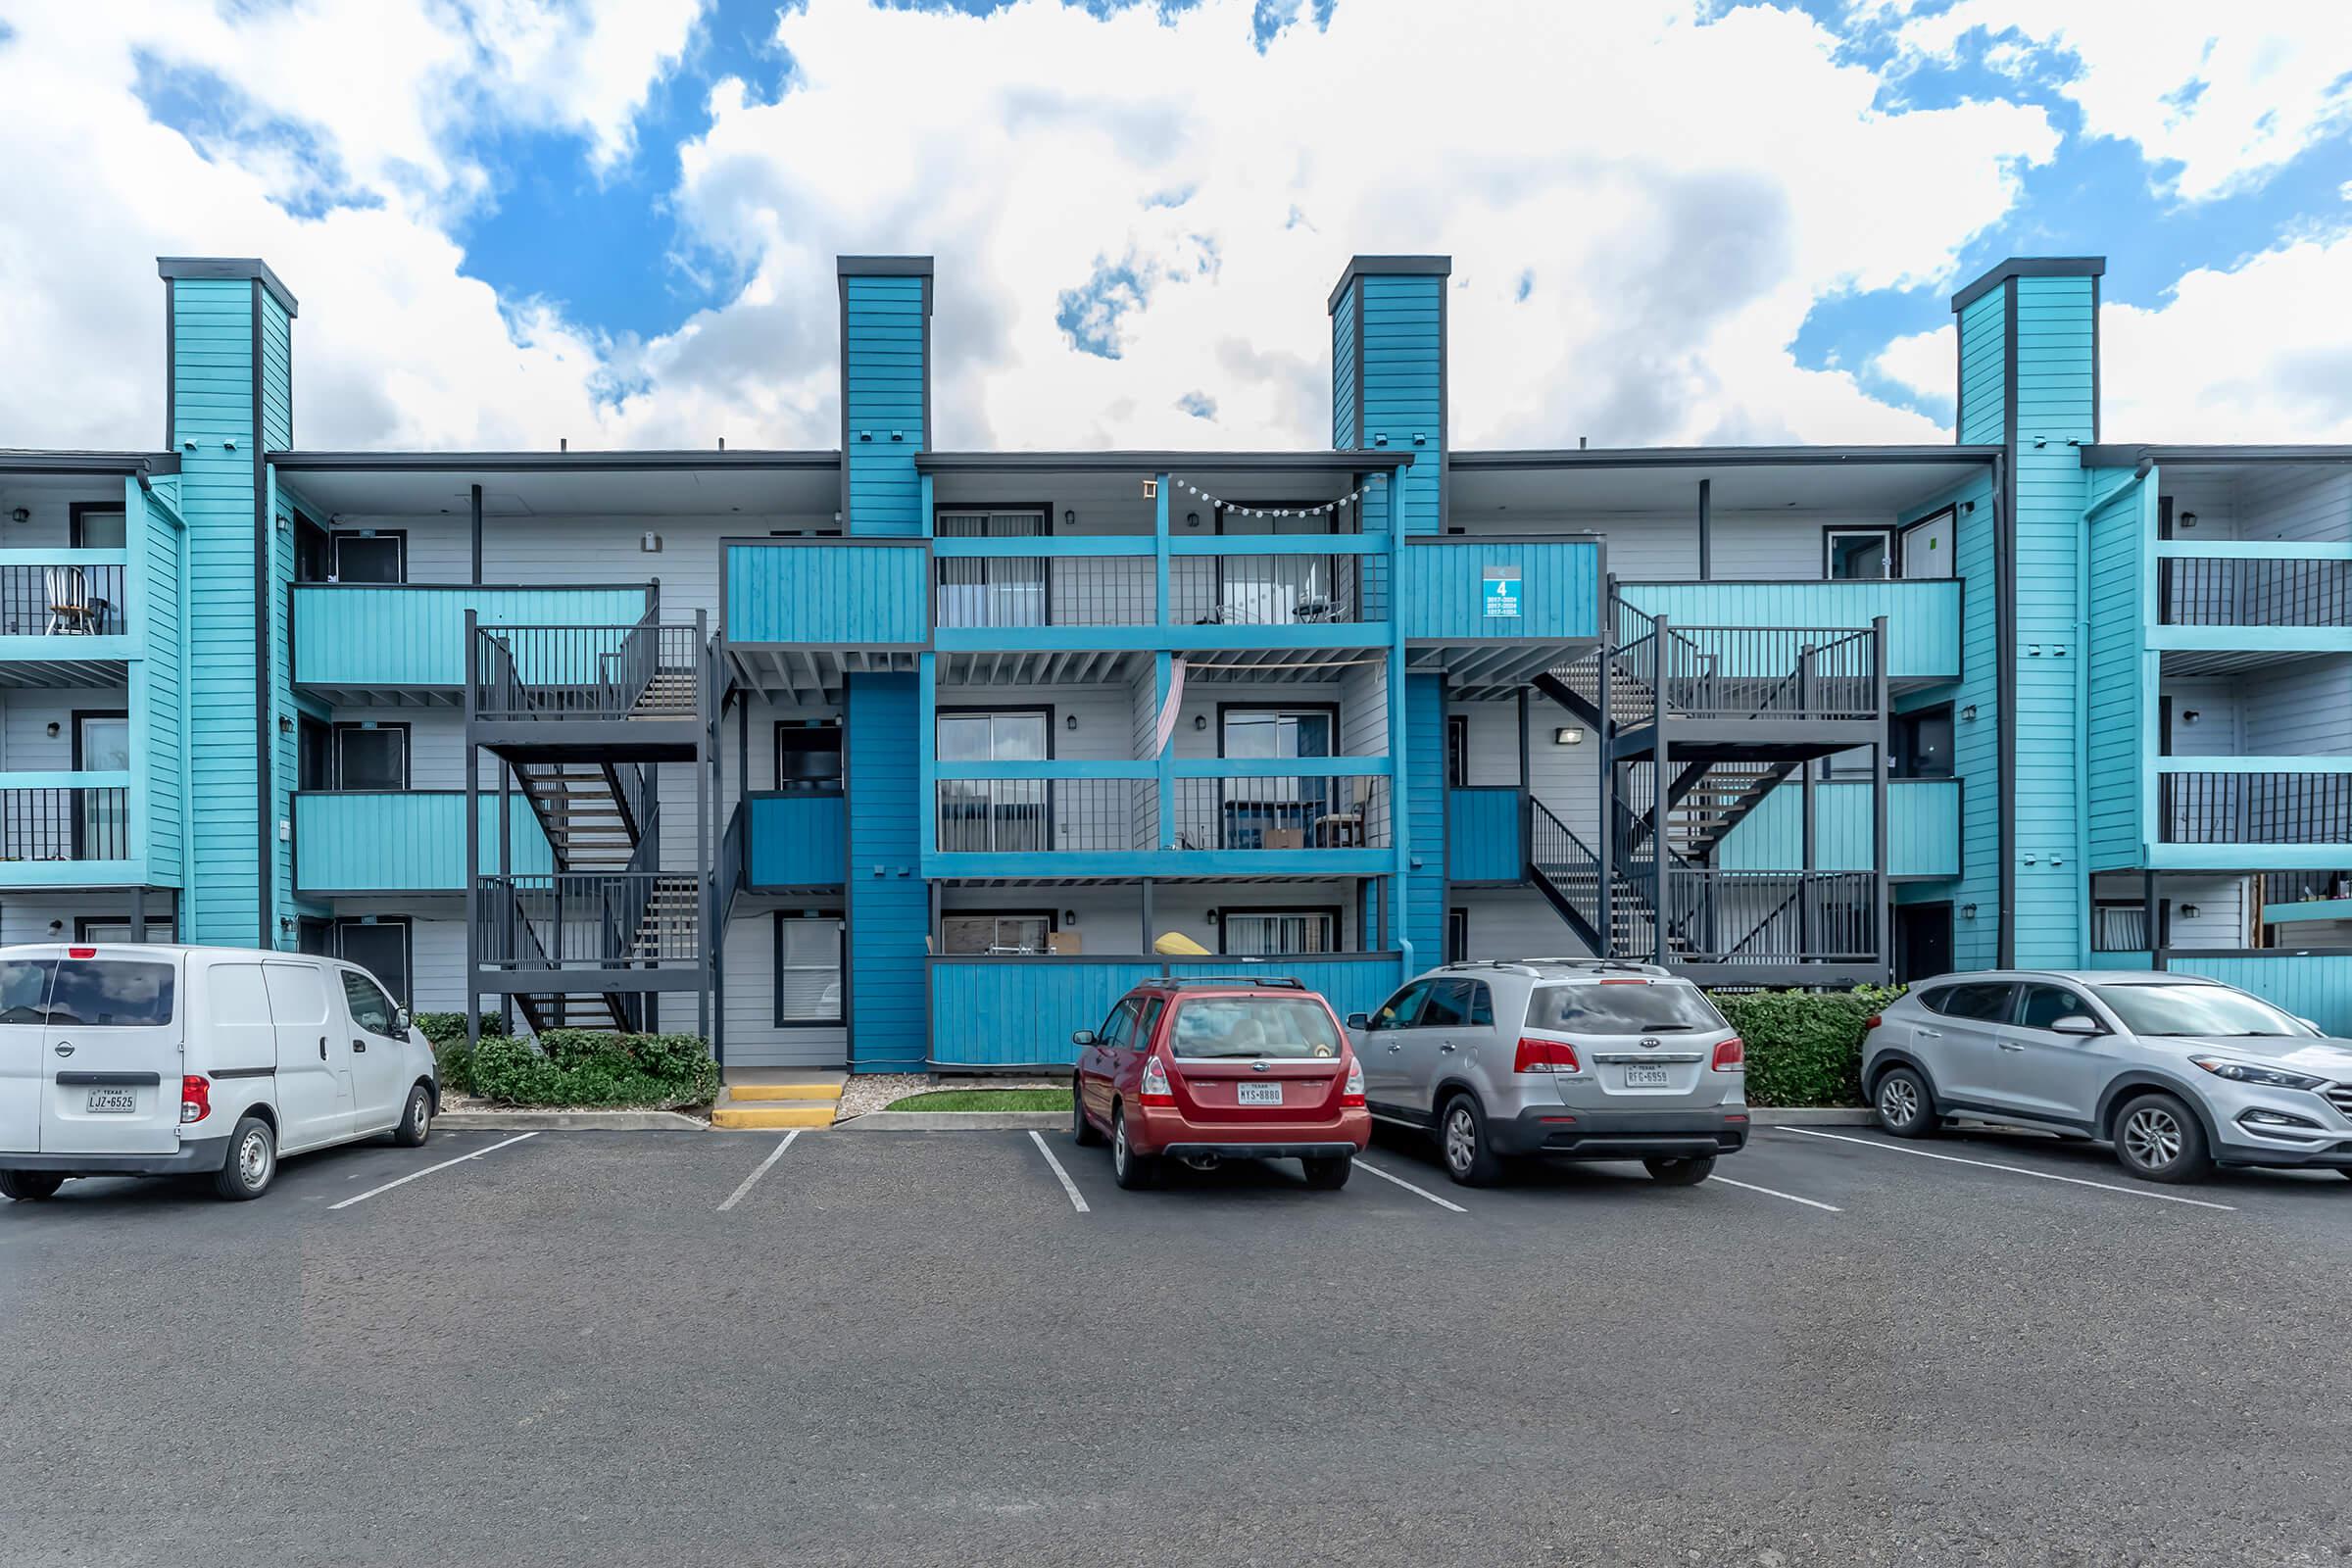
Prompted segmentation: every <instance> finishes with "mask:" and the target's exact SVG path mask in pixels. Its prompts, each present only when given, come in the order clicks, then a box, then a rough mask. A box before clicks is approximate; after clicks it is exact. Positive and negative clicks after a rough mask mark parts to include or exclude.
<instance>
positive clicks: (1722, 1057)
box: [1714, 1035, 1747, 1072]
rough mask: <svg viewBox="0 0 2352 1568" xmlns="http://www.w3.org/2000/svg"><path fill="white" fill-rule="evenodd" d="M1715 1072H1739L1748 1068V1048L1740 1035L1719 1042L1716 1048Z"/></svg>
mask: <svg viewBox="0 0 2352 1568" xmlns="http://www.w3.org/2000/svg"><path fill="white" fill-rule="evenodd" d="M1714 1066H1715V1070H1716V1071H1717V1072H1739V1071H1741V1070H1742V1069H1744V1068H1745V1067H1746V1066H1747V1046H1746V1043H1745V1042H1743V1041H1742V1040H1741V1039H1740V1037H1739V1036H1738V1035H1734V1036H1732V1038H1731V1039H1729V1040H1724V1041H1719V1042H1717V1044H1716V1047H1715V1062H1714Z"/></svg>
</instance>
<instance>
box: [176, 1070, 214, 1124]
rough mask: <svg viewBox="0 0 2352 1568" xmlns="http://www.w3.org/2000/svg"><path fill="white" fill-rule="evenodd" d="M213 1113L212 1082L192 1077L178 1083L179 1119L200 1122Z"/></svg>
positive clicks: (207, 1079)
mask: <svg viewBox="0 0 2352 1568" xmlns="http://www.w3.org/2000/svg"><path fill="white" fill-rule="evenodd" d="M212 1113H213V1081H212V1080H211V1079H209V1078H198V1077H195V1076H193V1075H191V1076H189V1077H186V1078H182V1079H181V1080H180V1081H179V1119H180V1120H181V1121H202V1120H204V1118H205V1117H207V1116H210V1115H211V1114H212Z"/></svg>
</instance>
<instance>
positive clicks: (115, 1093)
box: [88, 1089, 139, 1116]
mask: <svg viewBox="0 0 2352 1568" xmlns="http://www.w3.org/2000/svg"><path fill="white" fill-rule="evenodd" d="M88 1108H89V1113H90V1114H91V1115H93V1116H128V1115H132V1114H134V1113H136V1112H137V1110H138V1108H139V1092H138V1091H137V1090H135V1089H93V1090H91V1091H90V1103H89V1107H88Z"/></svg>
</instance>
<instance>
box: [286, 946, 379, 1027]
mask: <svg viewBox="0 0 2352 1568" xmlns="http://www.w3.org/2000/svg"><path fill="white" fill-rule="evenodd" d="M270 967H274V968H280V969H284V970H286V971H287V972H286V974H285V976H284V978H285V979H287V980H289V981H291V980H293V978H294V975H295V973H296V972H297V971H296V970H295V967H294V966H293V965H292V964H276V965H270ZM335 973H337V974H339V975H341V976H342V977H343V1000H344V1002H345V1003H346V1004H348V1005H350V1007H351V1021H352V1025H353V1027H355V1028H359V1029H365V1030H367V1031H368V1033H369V1034H371V1035H381V1036H382V1037H383V1038H385V1039H387V1040H397V1039H399V1038H400V1037H399V1035H398V1034H396V1033H395V1032H394V1028H393V1017H392V999H391V998H390V997H387V996H385V995H384V991H383V988H382V987H381V986H379V985H377V984H376V983H375V982H374V981H372V980H370V979H368V977H367V976H366V975H364V974H361V973H359V972H358V971H356V970H352V969H337V970H336V971H335ZM276 1004H277V993H276V990H275V988H274V987H273V988H271V991H270V1010H271V1011H273V1012H274V1011H275V1010H276Z"/></svg>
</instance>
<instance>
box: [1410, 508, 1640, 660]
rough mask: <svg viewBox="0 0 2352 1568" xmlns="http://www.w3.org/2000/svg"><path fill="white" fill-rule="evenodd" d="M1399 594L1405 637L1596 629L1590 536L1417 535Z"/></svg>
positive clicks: (1585, 633) (1593, 632)
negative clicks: (1574, 537) (1569, 537)
mask: <svg viewBox="0 0 2352 1568" xmlns="http://www.w3.org/2000/svg"><path fill="white" fill-rule="evenodd" d="M1403 559H1404V564H1403V578H1404V581H1403V586H1402V591H1401V592H1400V594H1399V595H1398V603H1399V607H1400V609H1399V613H1400V616H1401V618H1402V620H1403V621H1404V635H1405V637H1406V639H1407V640H1408V641H1412V642H1441V643H1458V642H1482V641H1490V640H1510V641H1533V640H1543V641H1560V642H1576V641H1581V640H1584V639H1586V638H1592V637H1597V636H1598V635H1600V614H1601V611H1600V602H1601V595H1602V576H1603V568H1602V564H1601V547H1600V541H1598V540H1597V539H1533V538H1508V537H1505V538H1496V537H1484V538H1480V537H1472V536H1469V535H1461V534H1448V535H1444V536H1440V537H1436V538H1418V539H1414V540H1413V541H1411V542H1410V543H1408V544H1407V545H1406V547H1405V550H1404V558H1403Z"/></svg>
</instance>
